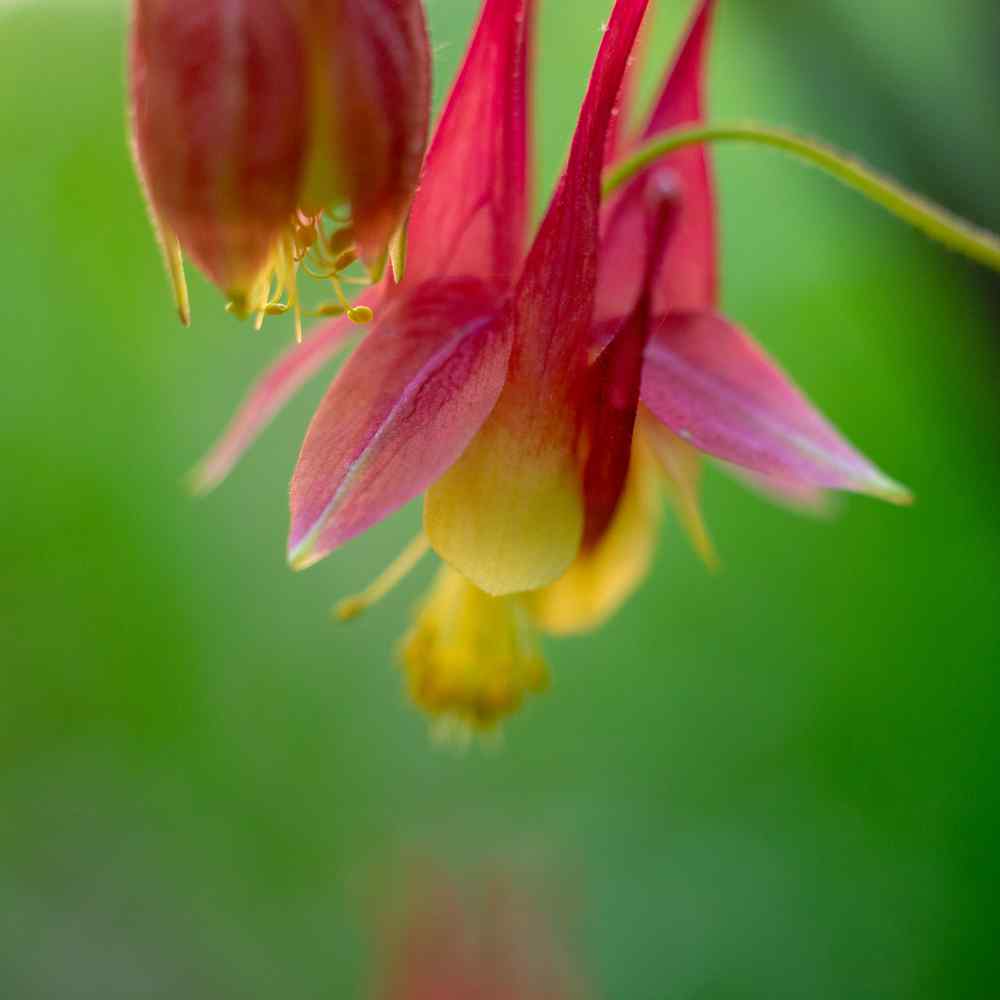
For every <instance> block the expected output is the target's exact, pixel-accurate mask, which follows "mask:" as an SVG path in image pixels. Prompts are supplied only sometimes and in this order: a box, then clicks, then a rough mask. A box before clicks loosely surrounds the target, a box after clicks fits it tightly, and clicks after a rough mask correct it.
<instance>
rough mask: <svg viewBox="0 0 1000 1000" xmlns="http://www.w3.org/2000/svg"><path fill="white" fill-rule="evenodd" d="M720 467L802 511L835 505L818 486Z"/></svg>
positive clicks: (826, 510) (825, 512)
mask: <svg viewBox="0 0 1000 1000" xmlns="http://www.w3.org/2000/svg"><path fill="white" fill-rule="evenodd" d="M661 426H662V424H661ZM719 468H721V469H723V470H724V471H725V472H727V473H729V475H730V476H732V477H733V478H734V479H736V480H737V481H739V482H740V483H742V484H743V485H744V486H746V487H747V489H750V490H753V491H754V492H755V493H758V494H760V495H761V496H762V497H764V499H765V500H770V501H771V502H772V503H776V504H780V505H781V506H783V507H787V508H788V509H789V510H792V511H797V512H798V513H801V514H814V515H816V516H819V517H822V516H825V515H828V514H830V513H831V511H832V509H833V508H835V506H836V504H835V503H834V500H833V497H832V496H831V494H829V493H827V492H826V491H825V490H823V489H821V488H820V487H818V486H810V485H808V484H806V483H800V482H796V481H795V480H794V479H787V478H785V477H784V476H765V475H764V474H763V473H759V472H751V471H750V470H749V469H741V468H740V467H739V466H738V465H732V464H731V463H729V462H720V463H719Z"/></svg>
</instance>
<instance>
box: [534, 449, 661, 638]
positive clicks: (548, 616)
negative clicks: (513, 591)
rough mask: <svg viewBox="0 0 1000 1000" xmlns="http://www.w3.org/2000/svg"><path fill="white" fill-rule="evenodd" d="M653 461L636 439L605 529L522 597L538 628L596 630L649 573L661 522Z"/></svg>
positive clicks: (561, 631)
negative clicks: (562, 571)
mask: <svg viewBox="0 0 1000 1000" xmlns="http://www.w3.org/2000/svg"><path fill="white" fill-rule="evenodd" d="M658 484H659V476H658V475H657V468H656V463H655V459H654V458H653V456H652V454H651V453H650V451H649V449H648V447H647V445H646V443H645V442H644V440H642V439H641V438H640V437H639V436H637V437H636V440H635V445H634V448H633V451H632V461H631V464H630V466H629V473H628V480H627V482H626V485H625V490H624V492H623V493H622V495H621V500H620V502H619V503H618V504H617V506H616V508H615V512H614V517H613V518H612V520H611V522H610V524H609V525H608V527H607V530H606V531H604V533H603V534H602V535H601V537H600V540H599V541H598V543H597V544H596V545H595V546H593V547H592V548H589V549H586V550H584V551H582V552H581V553H580V555H579V556H577V558H576V559H575V560H574V562H573V565H572V566H570V568H569V569H568V570H567V571H566V573H565V574H564V575H563V576H561V577H560V578H559V579H558V580H556V582H555V583H550V584H549V585H548V586H547V587H543V588H542V589H541V590H538V591H535V592H534V593H533V594H528V595H526V597H525V601H526V602H527V606H528V609H529V611H530V612H531V615H532V617H533V618H534V620H535V622H536V623H537V624H538V626H539V627H540V628H542V629H544V630H545V631H547V632H552V633H554V634H555V635H567V634H570V633H574V632H586V631H588V630H590V629H594V628H597V627H598V626H599V625H601V624H602V623H603V622H605V621H607V619H608V618H610V617H611V615H613V614H614V613H615V612H616V611H617V610H618V608H619V607H621V605H622V604H623V603H624V602H625V601H626V600H627V599H628V598H629V597H630V596H631V594H632V592H633V591H634V590H635V589H636V587H638V586H639V584H640V583H641V582H642V581H643V579H644V578H645V576H646V574H647V572H648V571H649V566H650V563H651V562H652V559H653V553H654V551H655V549H656V540H657V535H658V528H659V523H660V512H661V497H660V490H659V488H658Z"/></svg>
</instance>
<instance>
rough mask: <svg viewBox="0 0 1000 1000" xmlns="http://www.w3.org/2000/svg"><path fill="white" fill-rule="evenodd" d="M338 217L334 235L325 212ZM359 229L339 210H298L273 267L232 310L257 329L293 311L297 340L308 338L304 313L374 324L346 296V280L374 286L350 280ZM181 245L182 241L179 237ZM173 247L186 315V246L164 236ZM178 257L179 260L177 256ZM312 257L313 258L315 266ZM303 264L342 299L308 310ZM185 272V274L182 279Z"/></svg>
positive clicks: (234, 300)
mask: <svg viewBox="0 0 1000 1000" xmlns="http://www.w3.org/2000/svg"><path fill="white" fill-rule="evenodd" d="M324 214H325V215H326V216H327V217H328V218H330V219H332V220H333V221H334V222H335V223H336V224H337V226H338V228H337V229H335V230H334V231H333V232H332V233H331V234H330V236H329V237H327V236H324V235H323V233H322V230H321V224H322V219H323V215H324ZM354 239H355V237H354V229H353V227H352V226H351V225H350V220H349V218H348V219H342V218H341V217H340V216H338V215H337V214H336V213H335V212H326V213H320V214H319V215H316V216H307V215H305V214H303V213H302V212H297V213H296V214H295V216H294V218H293V219H292V220H291V222H290V223H289V226H288V229H287V230H286V232H285V233H284V234H283V235H282V237H281V239H280V240H279V241H278V244H277V246H276V247H275V248H274V253H273V255H272V260H271V265H270V267H269V268H268V269H267V270H266V271H265V272H264V273H263V274H262V275H261V277H260V278H259V279H258V280H257V281H256V282H255V283H254V284H253V286H252V287H251V288H250V289H249V291H240V292H234V293H231V295H230V301H229V302H228V303H227V305H226V311H227V312H229V313H232V314H233V315H234V316H236V317H238V318H239V319H248V318H249V317H251V316H253V317H254V327H255V329H257V330H260V329H261V327H262V326H263V325H264V320H265V319H266V318H267V317H268V316H282V315H284V314H285V313H288V312H291V313H292V314H293V315H294V317H295V339H296V340H297V341H298V342H300V343H301V341H302V317H303V316H341V315H344V314H346V315H347V316H348V317H349V318H350V319H351V321H352V322H354V323H358V324H365V323H370V322H371V320H372V318H373V316H372V311H371V309H369V308H368V307H367V306H352V305H351V304H350V302H349V301H348V300H347V296H346V295H345V294H344V290H343V282H344V281H347V282H349V283H350V284H352V285H368V284H370V283H371V280H370V278H369V279H362V278H345V277H342V276H341V273H340V272H342V271H344V270H346V269H347V268H349V267H350V266H351V265H352V264H354V263H355V262H356V261H357V259H358V252H357V249H356V247H355V245H354ZM173 244H176V240H173ZM164 246H165V250H166V251H167V262H168V266H169V267H170V271H171V279H172V281H173V282H174V287H175V297H176V298H177V300H178V309H179V310H180V311H181V314H182V318H183V316H184V315H186V309H187V306H186V302H187V289H186V286H183V285H179V284H178V281H180V282H183V270H182V269H181V265H180V257H179V254H180V248H179V247H177V248H176V255H172V254H173V250H172V244H171V243H170V241H169V239H167V238H165V240H164ZM175 257H176V260H175ZM307 257H309V258H311V260H312V264H313V266H310V262H309V260H307ZM300 267H301V268H302V269H303V270H304V271H305V272H306V274H308V275H310V277H313V278H317V279H319V280H323V281H326V280H329V281H330V282H331V283H332V284H333V287H334V291H335V292H336V294H337V299H338V301H337V303H325V304H323V305H321V306H319V307H317V308H316V309H313V310H308V311H307V310H304V309H303V308H302V302H301V299H300V298H299V291H298V271H299V268H300ZM176 275H179V278H178V277H176ZM182 301H183V303H184V305H183V306H182V304H181V303H182Z"/></svg>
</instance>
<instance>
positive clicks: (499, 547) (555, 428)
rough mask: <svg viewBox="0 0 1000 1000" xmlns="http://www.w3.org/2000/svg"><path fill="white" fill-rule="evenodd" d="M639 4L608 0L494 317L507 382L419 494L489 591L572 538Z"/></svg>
mask: <svg viewBox="0 0 1000 1000" xmlns="http://www.w3.org/2000/svg"><path fill="white" fill-rule="evenodd" d="M647 2H648V0H618V2H617V4H616V5H615V9H614V12H613V13H612V16H611V20H610V22H609V24H608V27H607V31H606V32H605V35H604V39H603V41H602V44H601V49H600V52H599V53H598V56H597V62H596V64H595V67H594V71H593V74H592V76H591V81H590V87H589V89H588V91H587V96H586V98H585V99H584V103H583V108H582V111H581V113H580V120H579V123H578V125H577V130H576V134H575V136H574V139H573V145H572V149H571V151H570V157H569V165H568V166H567V169H566V173H565V174H564V175H563V178H562V180H561V181H560V183H559V186H558V189H557V191H556V194H555V196H554V198H553V201H552V204H551V206H550V207H549V210H548V213H547V214H546V216H545V219H544V221H543V222H542V225H541V228H540V230H539V233H538V236H537V238H536V239H535V242H534V244H533V246H532V248H531V251H530V252H529V254H528V259H527V261H526V263H525V266H524V272H523V275H522V277H521V279H520V281H519V282H518V286H517V289H516V291H515V293H514V298H513V301H512V303H511V305H510V308H509V309H508V310H507V313H506V316H505V318H504V321H503V323H504V327H505V329H506V330H507V331H508V332H509V335H510V336H511V339H512V344H513V346H512V350H511V359H510V370H509V373H508V380H507V384H506V386H505V388H504V391H503V394H502V395H501V397H500V399H499V401H498V403H497V407H496V409H495V410H494V412H493V413H492V414H491V416H490V419H489V420H488V421H487V423H486V425H485V426H484V427H483V430H482V431H481V432H480V434H479V435H478V436H477V437H476V439H475V440H474V441H473V443H472V444H471V445H470V447H469V448H468V450H467V451H466V452H465V454H464V455H463V456H462V458H461V459H460V460H459V462H458V463H456V465H455V466H454V467H453V468H452V469H451V470H450V471H449V473H448V474H447V475H446V476H444V477H443V478H442V479H441V481H440V482H438V483H436V484H435V486H434V487H433V488H432V489H431V490H430V492H429V493H428V496H427V505H426V508H425V526H426V529H427V533H428V537H429V538H430V539H431V543H432V544H433V545H434V547H435V549H437V551H438V553H439V554H440V555H441V556H442V557H443V558H444V559H445V560H446V561H448V562H449V563H451V564H452V565H453V566H454V567H455V568H456V569H458V570H459V571H460V572H461V573H463V574H464V575H465V576H467V577H468V578H469V579H470V580H472V582H473V583H475V584H476V585H477V586H479V587H480V588H481V589H482V590H485V591H486V592H487V593H490V594H508V593H514V592H517V591H522V590H532V589H534V588H536V587H540V586H544V585H545V584H546V583H550V582H551V581H552V580H555V579H556V578H557V577H559V576H560V575H561V574H562V573H563V572H564V571H565V570H566V569H567V568H568V567H569V565H570V563H571V562H572V561H573V559H574V558H575V556H576V553H577V550H578V549H579V546H580V540H581V537H582V534H583V524H584V510H583V497H582V491H581V485H580V478H579V472H578V468H577V457H576V439H577V431H578V418H577V405H576V402H577V401H576V399H575V394H576V393H577V392H578V391H579V389H580V386H581V384H582V378H583V374H584V366H585V365H586V347H587V343H588V340H589V337H590V329H591V323H592V320H593V309H594V282H595V279H596V277H597V240H598V210H599V206H600V194H601V192H600V178H601V170H602V168H603V161H604V155H603V154H604V146H605V141H606V137H607V130H608V126H609V123H610V120H611V112H612V110H613V108H614V104H615V98H616V96H617V94H618V90H619V87H620V86H621V81H622V76H623V74H624V72H625V68H626V64H627V61H628V58H629V54H630V52H631V50H632V45H633V43H634V42H635V37H636V33H637V32H638V30H639V25H640V23H641V21H642V17H643V14H644V13H645V10H646V6H647Z"/></svg>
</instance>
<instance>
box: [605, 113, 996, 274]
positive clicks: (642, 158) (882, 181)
mask: <svg viewBox="0 0 1000 1000" xmlns="http://www.w3.org/2000/svg"><path fill="white" fill-rule="evenodd" d="M706 142H751V143H756V144H757V145H760V146H770V147H772V148H773V149H780V150H783V151H784V152H786V153H791V154H792V155H793V156H797V157H798V158H799V159H800V160H805V161H806V162H807V163H811V164H813V166H817V167H819V168H820V169H821V170H825V171H826V172H827V173H828V174H831V175H832V176H833V177H836V178H837V179H838V180H839V181H842V182H843V183H844V184H846V185H847V186H848V187H850V188H853V189H854V190H855V191H858V192H859V193H861V194H863V195H864V196H865V197H866V198H869V199H870V200H871V201H874V202H875V203H876V204H878V205H881V206H882V207H883V208H884V209H886V210H887V211H889V212H891V213H892V214H893V215H895V216H897V217H898V218H900V219H903V220H904V221H905V222H909V223H910V225H912V226H916V228H917V229H919V230H921V231H922V232H924V233H926V235H928V236H929V237H930V238H931V239H932V240H936V241H937V242H938V243H942V244H944V245H945V246H946V247H949V248H950V249H952V250H956V251H957V252H958V253H961V254H964V255H965V256H966V257H971V258H972V259H973V260H975V261H978V262H979V263H980V264H985V265H986V266H987V267H990V268H992V269H993V270H994V271H1000V239H998V238H997V236H996V235H995V234H993V233H991V232H989V231H988V230H985V229H980V228H979V227H978V226H974V225H972V223H969V222H966V221H965V220H964V219H960V218H959V217H958V216H957V215H953V214H952V213H951V212H949V211H947V209H944V208H941V207H940V206H938V205H935V204H933V203H932V202H930V201H928V200H927V199H926V198H922V197H921V196H920V195H918V194H914V193H913V192H912V191H909V190H907V189H906V188H905V187H903V186H902V185H901V184H898V183H897V182H896V181H894V180H891V179H890V178H888V177H886V176H884V175H883V174H880V173H878V172H877V171H875V170H872V169H871V168H870V167H866V166H865V165H864V164H862V163H860V162H858V161H857V160H855V159H853V158H852V157H850V156H847V155H845V154H844V153H841V152H838V151H837V150H835V149H832V148H831V147H830V146H825V145H822V144H820V143H817V142H813V141H812V140H811V139H803V138H801V137H800V136H797V135H794V134H793V133H791V132H786V131H785V130H784V129H777V128H769V127H767V126H763V125H751V124H743V125H720V126H706V127H704V128H685V129H677V130H675V131H671V132H665V133H663V134H662V135H660V136H657V137H656V138H655V139H652V140H650V141H649V142H648V143H646V144H645V145H644V146H641V147H640V148H639V149H638V150H637V151H636V152H634V153H633V154H632V155H630V156H629V157H628V158H626V159H625V160H623V161H622V162H620V163H618V164H616V165H615V166H613V167H611V169H610V170H608V172H607V173H606V174H605V177H604V194H605V195H609V194H611V193H612V192H614V191H616V190H617V189H618V188H620V187H621V186H622V185H623V184H626V183H627V182H628V181H630V180H632V178H634V177H635V176H636V175H637V174H639V173H641V172H642V171H643V170H645V169H646V168H647V167H649V166H650V165H651V164H653V163H654V162H655V161H656V160H658V159H660V158H661V157H663V156H666V155H667V154H668V153H673V152H676V151H677V150H679V149H683V148H684V147H685V146H694V145H698V144H700V143H706Z"/></svg>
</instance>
